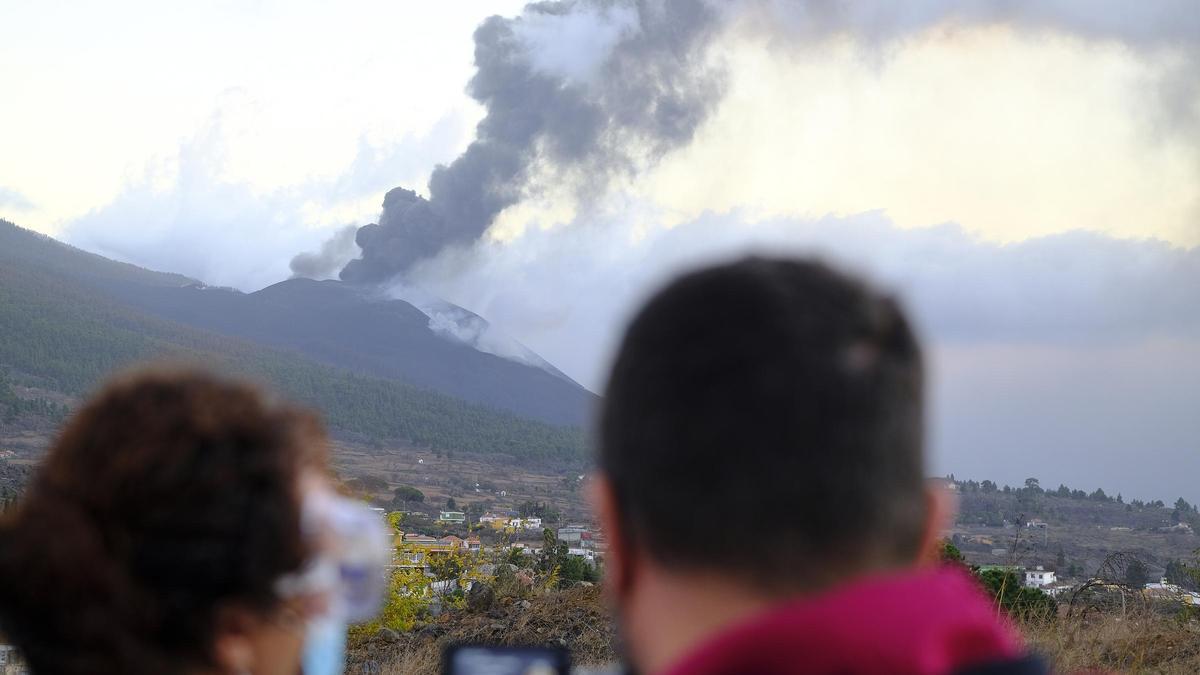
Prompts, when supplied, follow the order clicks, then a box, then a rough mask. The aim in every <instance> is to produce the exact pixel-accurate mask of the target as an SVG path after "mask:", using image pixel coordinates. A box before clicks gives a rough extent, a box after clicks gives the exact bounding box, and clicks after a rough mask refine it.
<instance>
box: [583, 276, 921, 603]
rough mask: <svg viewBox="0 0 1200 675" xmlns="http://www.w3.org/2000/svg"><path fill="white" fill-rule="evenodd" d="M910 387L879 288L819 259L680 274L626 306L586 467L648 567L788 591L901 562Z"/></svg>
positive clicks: (916, 484) (905, 335)
mask: <svg viewBox="0 0 1200 675" xmlns="http://www.w3.org/2000/svg"><path fill="white" fill-rule="evenodd" d="M922 389H923V374H922V364H921V352H920V347H919V345H918V343H917V340H916V338H915V337H914V335H913V332H912V330H911V329H910V327H909V323H908V321H907V320H906V319H905V317H904V314H903V312H902V311H901V310H900V308H899V307H898V305H897V303H896V302H895V301H894V300H893V299H891V298H890V297H888V296H886V295H883V294H881V293H879V292H877V291H875V290H873V289H872V288H870V287H869V286H868V285H866V284H865V283H863V282H862V281H859V280H857V279H855V278H853V277H851V276H848V275H847V274H844V273H841V272H838V271H836V270H834V269H832V268H830V267H828V266H826V265H824V264H822V263H820V262H816V261H808V260H791V259H767V258H747V259H744V260H741V261H738V262H733V263H731V264H724V265H720V266H716V267H710V268H708V269H703V270H700V271H696V272H693V273H691V274H687V275H685V276H683V277H682V278H680V279H678V280H676V281H675V282H674V283H671V284H670V285H668V286H667V287H666V288H665V289H663V290H662V291H661V292H659V293H658V294H657V295H655V296H654V297H653V298H652V299H651V300H650V301H649V302H648V304H646V306H645V307H644V308H643V309H642V310H641V311H640V312H639V313H638V314H637V316H636V317H635V318H634V320H633V322H632V323H631V324H630V326H629V328H628V331H627V332H626V334H625V337H624V340H623V342H622V344H621V347H620V350H619V352H618V355H617V358H616V361H615V363H614V365H613V369H612V374H611V378H610V380H609V383H608V388H607V392H606V395H605V399H604V404H603V410H602V414H601V423H600V465H601V468H602V469H603V471H604V472H605V473H606V475H607V476H608V478H609V480H610V481H611V483H612V485H613V488H614V492H615V494H616V500H617V508H618V509H619V511H620V517H621V519H622V521H623V525H624V527H625V529H626V530H627V531H628V533H629V536H630V537H631V539H632V541H634V542H637V544H638V545H639V546H640V547H642V548H643V549H644V550H647V551H648V552H649V553H650V554H651V555H652V556H653V557H654V558H655V559H656V560H658V561H660V562H661V563H664V564H671V565H676V566H687V567H693V568H706V569H707V568H720V569H724V570H728V571H730V572H731V573H739V574H742V576H746V577H751V578H754V579H758V580H760V581H761V582H763V583H767V584H770V585H775V586H778V585H783V586H790V585H803V580H801V579H799V578H798V576H799V575H804V574H820V573H821V571H822V570H823V569H828V566H830V565H844V564H849V565H853V564H855V563H856V561H861V560H863V559H864V558H865V557H869V556H875V557H880V556H883V557H887V558H892V559H894V560H896V561H900V560H903V559H906V558H908V557H915V555H916V553H917V551H916V549H917V547H918V545H919V543H918V542H919V540H920V538H921V530H922V527H923V523H924V515H925V499H924V467H923V456H922V455H923V452H922V445H923V439H922V436H923V394H922Z"/></svg>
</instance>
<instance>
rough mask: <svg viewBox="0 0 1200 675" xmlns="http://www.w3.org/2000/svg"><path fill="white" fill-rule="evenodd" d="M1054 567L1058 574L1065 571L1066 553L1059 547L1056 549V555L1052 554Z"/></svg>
mask: <svg viewBox="0 0 1200 675" xmlns="http://www.w3.org/2000/svg"><path fill="white" fill-rule="evenodd" d="M1054 567H1055V569H1056V570H1057V571H1058V573H1059V574H1063V573H1065V572H1066V571H1067V554H1066V552H1065V551H1063V550H1062V549H1061V548H1060V549H1058V555H1056V556H1054Z"/></svg>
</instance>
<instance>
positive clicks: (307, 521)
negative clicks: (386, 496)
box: [276, 487, 390, 675]
mask: <svg viewBox="0 0 1200 675" xmlns="http://www.w3.org/2000/svg"><path fill="white" fill-rule="evenodd" d="M301 526H302V528H303V532H304V536H305V537H306V539H308V541H309V542H310V546H312V548H313V550H314V554H313V557H312V559H311V560H310V561H309V562H308V564H307V565H305V567H304V569H302V570H301V571H299V572H297V573H294V574H289V575H287V576H285V577H283V578H281V579H280V580H279V581H278V582H277V583H276V590H277V591H278V593H279V594H280V595H281V596H282V597H299V596H306V595H308V596H321V597H322V598H323V599H324V600H325V603H324V610H323V611H321V612H320V613H318V614H317V615H315V616H313V617H312V618H310V619H309V622H308V628H307V633H306V636H305V642H304V656H303V666H304V674H305V675H332V674H334V673H340V672H342V670H343V668H344V665H345V653H346V627H347V625H348V624H349V623H350V622H352V621H362V620H365V619H369V618H371V617H372V616H373V615H374V614H375V612H376V611H378V609H379V605H380V602H381V600H382V599H383V592H384V590H385V589H386V588H387V564H388V562H389V558H390V555H389V550H390V549H389V545H388V539H389V538H388V534H387V528H386V526H385V525H384V523H383V520H382V519H381V518H380V517H379V516H378V515H377V514H376V513H374V512H372V511H371V510H370V509H368V508H366V507H365V506H364V505H363V504H361V503H359V502H357V501H354V500H351V499H346V498H345V497H341V496H339V495H337V494H335V493H334V492H332V491H331V490H329V489H328V488H325V487H321V488H314V489H310V490H308V491H307V492H306V493H305V495H304V503H303V506H302V520H301Z"/></svg>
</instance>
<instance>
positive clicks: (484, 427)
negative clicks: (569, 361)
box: [0, 220, 586, 463]
mask: <svg viewBox="0 0 1200 675" xmlns="http://www.w3.org/2000/svg"><path fill="white" fill-rule="evenodd" d="M129 283H134V284H138V285H140V286H143V287H155V286H158V287H169V288H170V287H173V288H183V287H186V286H190V285H195V283H196V282H194V281H192V280H190V279H187V278H186V277H181V276H178V275H172V274H162V273H158V272H152V271H149V270H144V269H141V268H138V267H135V266H132V265H125V264H122V263H117V262H114V261H111V260H108V259H105V258H103V257H100V256H95V255H92V254H88V253H85V252H82V251H79V250H78V249H75V248H72V247H70V246H66V245H65V244H61V243H58V242H55V241H54V240H51V239H48V238H46V237H43V236H42V235H38V234H36V233H33V232H29V231H27V230H23V229H21V228H18V227H17V226H15V225H13V224H12V223H9V222H7V221H2V220H0V369H3V370H5V371H7V372H8V374H9V377H10V378H11V379H12V380H13V381H18V382H19V381H21V380H22V378H24V379H27V380H29V381H30V382H33V383H36V384H37V385H38V386H40V387H43V388H46V389H50V390H53V391H58V392H62V393H66V394H72V395H80V394H84V393H86V392H87V391H88V390H90V389H91V388H93V387H95V386H96V385H97V384H98V383H99V382H101V381H102V380H103V379H104V378H105V377H107V376H108V375H109V374H111V373H113V372H114V371H118V370H120V369H123V368H127V367H130V366H132V365H134V364H137V363H141V362H145V361H148V360H172V361H186V362H192V363H200V364H204V365H206V366H208V367H213V368H217V369H222V370H226V371H229V372H234V373H238V374H241V375H244V376H248V377H251V378H256V379H260V380H262V381H265V382H266V383H268V384H270V385H271V386H274V387H276V388H278V389H279V390H280V391H282V392H283V393H284V394H285V395H287V396H289V397H290V398H292V399H294V400H297V401H299V402H302V403H306V404H309V405H312V406H314V407H316V408H318V409H319V410H321V411H322V412H323V413H324V414H325V417H326V420H327V422H328V423H329V424H330V426H331V427H332V428H334V429H335V430H342V431H346V432H353V433H358V434H363V435H367V436H370V437H374V438H379V439H398V440H402V441H406V442H409V443H412V444H414V445H417V446H423V447H430V448H438V449H444V450H456V451H465V452H477V453H504V454H508V455H512V456H514V457H516V458H519V459H525V460H540V461H545V460H560V461H566V462H571V463H575V462H579V461H582V460H583V459H584V458H585V457H586V447H585V446H586V443H585V437H584V434H583V432H582V431H581V430H580V429H579V428H577V427H566V426H556V425H551V424H546V423H542V422H538V421H533V420H529V419H525V418H521V417H518V416H517V415H515V414H512V413H509V412H505V411H502V410H497V409H493V408H489V407H486V406H482V405H475V404H471V403H467V402H465V401H463V400H461V399H458V398H454V397H451V396H448V395H445V394H441V393H438V392H435V391H431V390H429V389H426V388H423V387H419V386H416V385H413V384H411V383H407V382H404V381H401V380H399V379H385V378H380V377H372V376H368V375H364V374H361V373H356V372H352V371H349V370H346V369H343V368H338V367H334V366H331V365H327V364H322V363H318V362H315V361H313V360H312V359H310V358H307V357H305V356H304V355H302V354H299V353H297V352H294V351H290V350H287V349H279V348H272V347H268V346H263V345H260V344H256V343H254V342H251V341H248V340H244V339H239V338H235V337H230V336H227V335H222V334H219V333H216V332H211V331H206V330H201V329H197V328H195V327H192V326H188V325H185V324H183V323H180V322H176V321H170V320H166V319H163V318H160V317H157V316H154V315H152V314H150V313H148V312H145V311H142V310H140V309H139V308H137V307H131V306H130V305H129V304H127V303H124V302H122V301H121V300H120V296H119V295H116V294H114V293H113V292H112V291H111V290H110V289H111V288H112V287H113V285H114V284H129Z"/></svg>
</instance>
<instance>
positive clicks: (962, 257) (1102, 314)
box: [414, 200, 1200, 501]
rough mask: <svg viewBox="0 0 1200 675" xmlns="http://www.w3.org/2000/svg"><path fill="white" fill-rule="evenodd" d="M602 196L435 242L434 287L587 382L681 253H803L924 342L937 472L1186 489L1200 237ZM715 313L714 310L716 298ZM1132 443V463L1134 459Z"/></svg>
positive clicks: (1149, 492) (1194, 463)
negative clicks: (670, 223)
mask: <svg viewBox="0 0 1200 675" xmlns="http://www.w3.org/2000/svg"><path fill="white" fill-rule="evenodd" d="M657 215H658V214H656V212H655V211H654V209H652V208H649V207H647V206H646V205H645V204H641V203H638V202H628V201H619V200H610V203H609V206H608V208H607V209H606V210H604V211H602V212H599V211H598V212H596V213H594V214H593V215H591V216H587V217H582V218H578V219H576V220H575V221H574V222H572V223H570V224H567V225H563V226H559V227H539V226H537V224H534V226H531V227H528V228H526V229H525V230H524V232H522V233H521V234H519V235H518V236H516V237H515V238H513V239H511V240H509V241H506V242H501V241H497V240H489V241H484V242H481V243H479V244H477V245H476V246H475V247H473V248H459V249H455V250H450V251H447V252H446V253H444V254H443V255H442V256H440V257H439V258H438V259H435V260H433V261H430V262H427V263H425V264H423V265H422V266H420V267H418V268H416V270H415V271H414V279H415V280H416V281H418V282H419V283H421V284H422V285H423V286H424V287H425V288H426V289H428V290H430V291H432V292H433V293H435V294H437V295H439V296H442V297H444V298H446V299H447V300H450V301H451V302H455V303H457V304H459V305H462V306H464V307H467V308H469V309H471V310H472V311H474V312H477V313H479V314H480V315H482V316H484V317H486V318H487V319H488V320H489V321H491V322H492V323H493V324H494V325H496V326H497V327H498V328H499V329H500V330H503V331H504V332H505V333H507V334H511V335H513V336H514V337H515V338H516V339H517V340H519V341H520V342H521V343H522V344H525V345H529V347H530V348H532V349H533V350H534V351H536V352H537V353H539V354H541V355H542V356H544V357H546V358H547V359H548V360H549V361H550V362H551V363H554V364H555V365H556V366H558V367H559V368H561V369H562V370H563V371H565V372H566V373H567V374H568V375H569V376H571V377H572V378H574V379H576V380H577V381H580V382H581V383H582V384H584V385H585V386H587V387H589V388H592V389H593V390H596V391H601V390H602V389H603V386H604V378H605V376H606V372H605V371H606V368H607V364H608V361H609V359H610V358H611V353H612V350H613V349H614V347H615V344H616V341H617V340H618V339H619V337H620V334H621V331H622V329H623V326H624V323H625V321H626V320H627V318H628V317H629V315H630V313H631V312H632V311H634V310H635V309H636V307H637V306H638V305H639V304H640V303H641V302H642V301H643V299H644V298H646V297H647V296H648V294H650V293H652V292H653V291H654V289H656V288H657V287H659V286H660V285H661V284H663V283H665V282H666V281H667V280H668V279H669V278H670V277H672V276H674V275H675V274H677V273H679V272H680V271H682V270H686V269H689V268H691V267H694V266H697V265H701V264H705V263H708V262H712V261H718V260H725V259H730V258H733V257H737V256H741V255H746V254H751V253H760V254H771V255H818V256H821V257H824V258H826V259H830V260H832V261H835V262H836V263H838V264H840V265H842V266H844V267H847V268H850V269H852V270H855V271H858V272H859V273H862V274H865V275H867V276H869V277H870V278H872V279H874V280H875V281H876V282H877V283H879V284H882V285H883V286H885V287H887V288H889V289H891V290H893V291H894V292H896V293H897V294H898V295H899V296H900V297H901V300H902V301H903V302H904V303H905V305H906V306H908V307H909V308H910V310H911V311H912V313H913V315H914V316H915V317H916V320H917V323H918V329H919V330H920V331H921V333H922V334H923V336H924V337H925V338H926V342H927V344H928V345H929V355H930V369H931V376H932V386H931V407H932V419H931V455H932V457H931V462H930V471H931V472H933V473H947V472H954V473H957V474H959V475H960V476H974V477H977V478H991V479H993V480H1003V481H1009V482H1013V483H1018V482H1019V481H1021V480H1023V479H1024V478H1026V477H1028V476H1029V475H1035V476H1038V477H1040V478H1041V479H1042V480H1043V482H1045V483H1051V484H1058V483H1059V482H1066V483H1067V484H1069V485H1072V486H1081V487H1087V488H1088V489H1094V488H1095V487H1097V486H1104V487H1105V489H1106V490H1123V491H1124V492H1125V494H1126V495H1127V496H1141V497H1143V498H1162V499H1167V498H1171V499H1173V498H1174V497H1176V496H1179V495H1186V496H1187V497H1188V499H1189V500H1190V501H1194V500H1195V499H1196V498H1200V492H1197V488H1196V486H1195V481H1194V480H1193V478H1192V477H1193V476H1195V475H1197V474H1198V473H1200V453H1197V452H1196V448H1195V439H1196V438H1197V437H1200V418H1198V417H1197V416H1196V415H1194V414H1193V413H1192V411H1191V408H1192V407H1193V406H1194V402H1195V401H1196V400H1200V311H1197V305H1196V289H1198V288H1200V248H1182V247H1178V246H1172V245H1169V244H1166V243H1164V242H1162V241H1158V240H1153V239H1142V240H1136V239H1118V238H1114V237H1111V236H1106V235H1101V234H1095V233H1089V232H1071V233H1067V234H1061V235H1052V236H1046V237H1041V238H1035V239H1030V240H1026V241H1023V242H1020V243H1015V244H998V243H995V242H991V241H987V240H984V239H981V238H979V237H976V236H973V235H971V234H969V233H967V232H966V231H965V230H964V229H963V228H961V227H960V226H958V225H955V224H943V225H936V226H930V227H923V228H911V229H910V228H900V227H897V226H895V225H894V224H893V223H892V222H891V221H890V219H889V218H888V217H887V216H886V214H883V213H881V212H868V213H862V214H857V215H854V216H849V217H825V218H819V219H812V220H801V219H789V218H779V219H767V220H752V219H751V218H749V217H746V216H744V215H743V214H740V213H738V212H731V213H725V214H713V213H709V214H705V215H703V216H702V217H700V218H698V219H695V220H692V221H689V222H686V223H683V224H681V225H678V226H676V227H673V228H663V227H660V226H658V225H656V224H655V223H656V222H657ZM713 312H714V316H719V313H720V308H719V307H714V308H713ZM1135 456H1136V457H1138V458H1140V459H1137V460H1134V459H1131V458H1132V457H1135Z"/></svg>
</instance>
